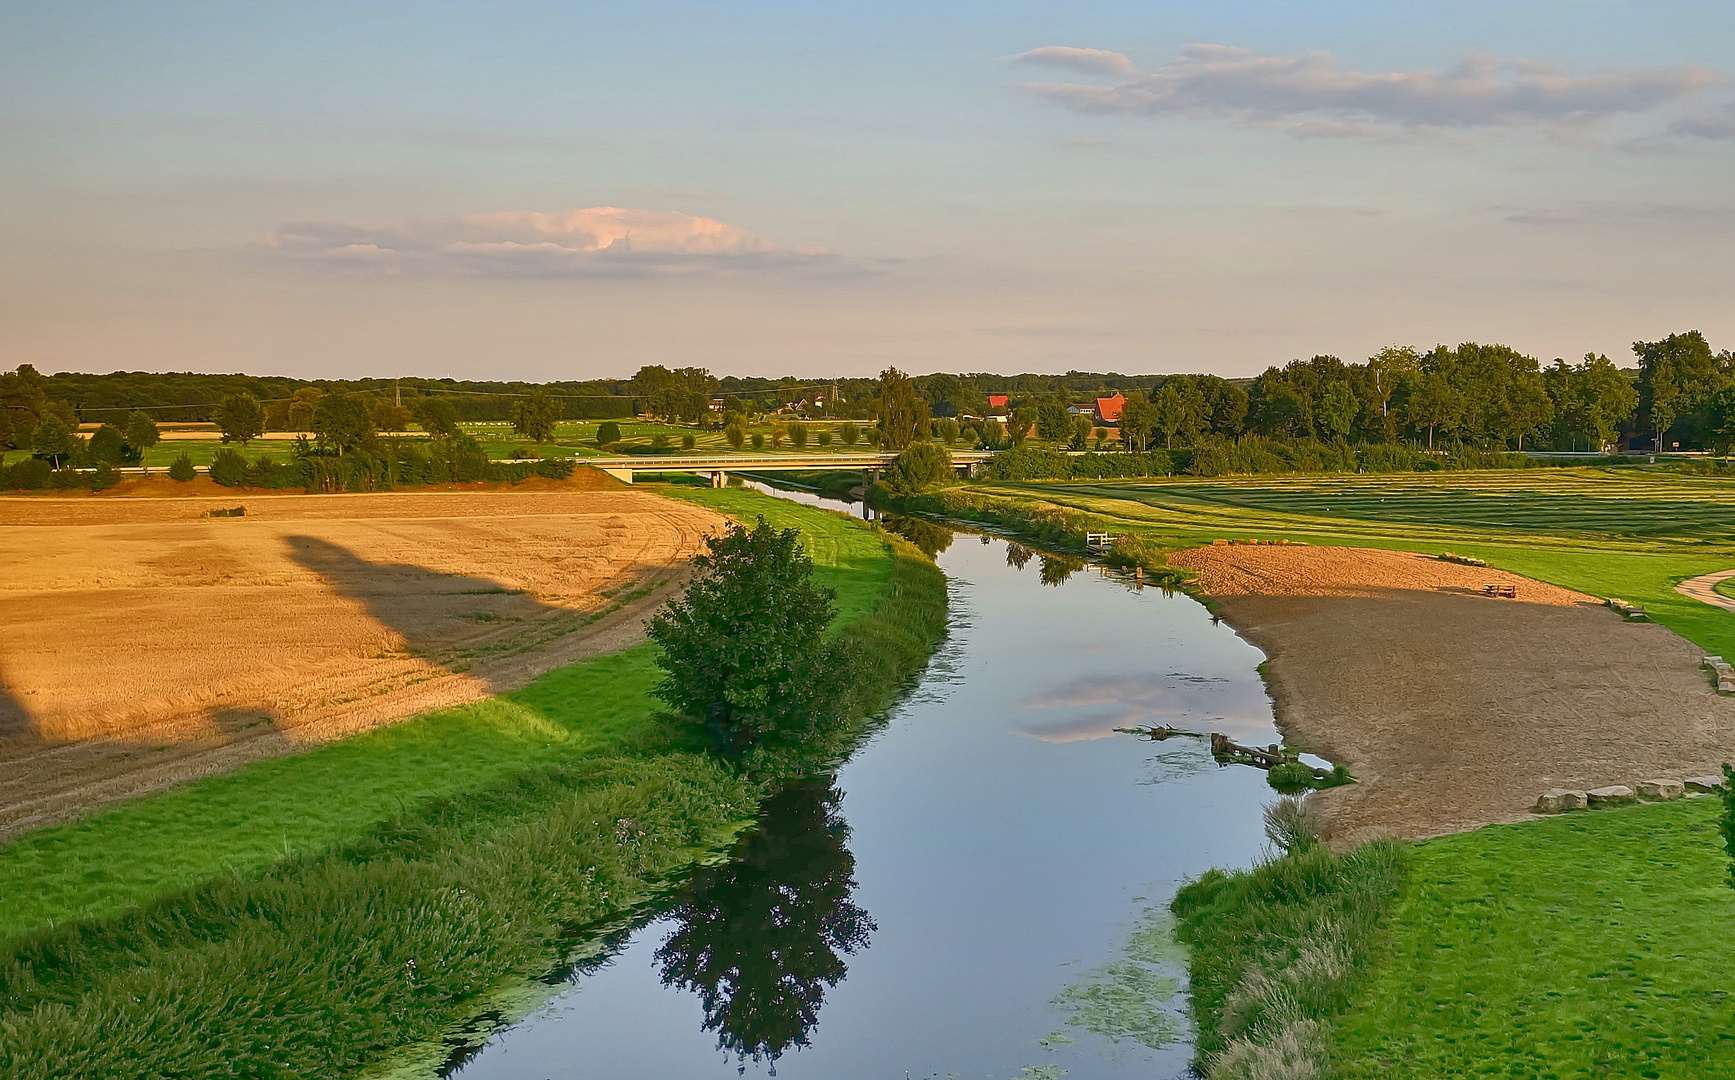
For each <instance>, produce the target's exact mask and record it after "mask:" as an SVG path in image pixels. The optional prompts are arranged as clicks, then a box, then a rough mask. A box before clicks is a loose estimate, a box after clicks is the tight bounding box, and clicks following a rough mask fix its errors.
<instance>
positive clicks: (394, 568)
mask: <svg viewBox="0 0 1735 1080" xmlns="http://www.w3.org/2000/svg"><path fill="white" fill-rule="evenodd" d="M284 543H285V544H287V545H288V547H289V557H290V558H291V559H292V560H294V561H295V562H296V563H298V564H300V565H301V566H302V567H304V568H306V569H308V570H311V571H313V572H314V573H316V574H318V575H320V576H321V577H323V578H324V579H325V580H326V582H327V583H329V584H330V585H331V588H332V590H333V591H334V592H336V593H337V594H338V595H339V596H343V597H347V598H349V599H351V600H357V601H360V602H361V603H362V604H364V605H366V606H367V611H368V614H369V615H371V616H372V617H373V618H374V619H375V620H376V621H378V622H379V623H380V624H381V625H383V626H385V627H387V628H388V629H390V630H394V631H396V632H397V633H398V634H400V635H402V636H403V638H404V640H405V641H406V642H407V643H408V644H409V645H410V647H411V648H412V649H413V650H414V651H416V652H417V653H418V654H420V655H422V656H423V657H424V658H425V659H428V660H431V661H433V662H435V663H442V664H447V665H448V666H450V664H451V663H452V662H453V661H455V660H457V659H459V657H442V656H440V655H438V653H439V651H440V650H441V649H442V648H443V647H447V646H453V645H456V644H457V643H459V642H462V643H463V645H464V647H465V656H466V657H467V656H468V655H469V653H470V652H471V651H472V650H471V646H472V645H477V646H479V647H480V649H481V651H484V652H486V651H487V642H489V641H490V640H497V639H501V638H509V637H519V636H521V635H522V634H523V633H524V632H525V630H526V629H527V626H526V624H532V625H533V624H535V623H537V622H539V621H544V620H554V619H557V618H558V619H563V620H570V619H571V618H572V616H573V613H572V612H571V611H569V610H568V609H566V608H561V607H554V606H551V605H548V604H544V603H542V602H541V601H538V600H536V599H534V598H532V597H530V596H529V595H527V594H525V593H524V592H523V591H521V590H519V589H514V588H511V587H508V586H505V585H502V584H500V583H499V582H498V581H494V580H492V579H490V578H484V577H471V576H468V575H464V574H447V573H442V572H441V571H438V570H430V569H429V568H427V567H425V566H416V565H414V564H411V563H374V562H369V561H367V560H366V559H363V558H361V557H360V556H358V555H356V554H355V553H354V552H352V551H350V550H349V549H348V548H345V547H342V546H341V545H338V544H334V543H332V542H330V541H329V540H322V539H320V538H318V537H314V536H286V537H284ZM454 597H464V598H465V600H464V601H461V602H455V601H454V599H453V598H454Z"/></svg>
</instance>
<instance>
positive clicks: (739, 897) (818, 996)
mask: <svg viewBox="0 0 1735 1080" xmlns="http://www.w3.org/2000/svg"><path fill="white" fill-rule="evenodd" d="M842 799H843V795H842V793H841V792H839V791H838V790H837V789H836V788H834V787H832V786H831V782H830V781H824V782H813V783H802V784H796V785H793V786H791V787H789V788H786V789H785V790H784V791H782V792H780V793H778V794H777V795H776V796H774V797H772V799H771V800H770V802H769V803H768V804H767V805H766V812H765V816H764V819H763V821H762V823H761V826H760V828H759V830H758V831H757V832H756V833H754V834H753V835H752V836H751V837H749V838H748V839H747V840H746V841H745V843H744V844H743V846H742V848H741V850H740V852H739V857H738V858H736V860H735V861H734V862H731V863H728V864H726V865H722V866H714V867H707V868H705V869H703V870H700V871H698V872H697V873H696V874H694V876H693V880H692V883H691V884H690V885H689V886H688V888H687V891H686V893H685V895H684V896H683V897H682V899H681V902H680V904H679V906H678V907H677V908H676V909H675V910H674V911H673V912H672V913H671V915H672V917H673V918H674V919H675V921H676V922H677V923H678V926H677V927H676V929H675V931H674V932H673V933H672V934H670V935H669V939H668V940H667V941H665V942H664V943H663V945H662V947H661V948H659V949H658V950H657V963H658V965H659V966H660V967H661V969H662V978H663V983H664V985H667V986H679V987H681V988H683V989H687V990H691V991H693V992H694V993H696V994H698V995H699V1000H700V1002H701V1004H702V1005H703V1006H704V1009H705V1030H707V1031H715V1032H717V1045H718V1046H719V1047H720V1048H721V1049H723V1050H724V1051H725V1052H732V1053H734V1054H735V1055H736V1057H737V1058H738V1059H739V1060H740V1061H741V1062H742V1069H743V1071H745V1063H746V1061H747V1060H748V1059H752V1060H754V1061H767V1062H775V1061H776V1060H777V1058H778V1057H779V1056H780V1055H782V1053H783V1052H784V1051H785V1050H788V1049H789V1048H790V1047H792V1046H795V1047H800V1046H806V1045H808V1034H809V1033H810V1032H811V1031H812V1029H813V1025H814V1024H815V1023H816V1022H817V1021H818V1019H819V1008H820V1006H821V1005H822V1004H824V1001H825V991H826V990H827V989H828V988H829V987H833V986H836V985H837V984H838V983H839V982H841V981H842V980H843V977H844V976H845V975H846V974H847V973H848V970H849V969H848V968H847V967H846V966H845V964H844V962H843V956H844V955H847V954H849V953H853V952H855V951H856V950H857V949H862V948H866V947H867V944H868V938H869V935H871V934H872V933H873V931H874V930H875V929H876V927H875V926H874V922H873V920H872V919H871V918H869V917H868V913H867V912H866V911H864V910H863V909H862V908H860V907H858V906H857V905H856V904H855V903H854V902H853V901H852V900H851V893H853V892H854V890H855V884H856V883H855V856H853V855H851V854H850V852H849V849H848V848H847V847H845V846H844V841H845V840H846V839H848V837H849V826H848V825H846V824H845V823H844V820H843V817H842V815H841V814H840V813H839V803H840V802H841V801H842ZM772 1071H773V1072H775V1068H774V1069H773V1070H772Z"/></svg>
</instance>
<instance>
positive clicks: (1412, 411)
mask: <svg viewBox="0 0 1735 1080" xmlns="http://www.w3.org/2000/svg"><path fill="white" fill-rule="evenodd" d="M1463 411H1464V403H1463V399H1461V398H1460V397H1459V396H1458V392H1457V391H1456V390H1454V389H1452V384H1451V383H1450V382H1449V381H1447V378H1446V376H1445V375H1444V374H1443V373H1441V372H1438V371H1433V372H1429V373H1427V374H1426V375H1423V376H1422V377H1421V378H1420V379H1418V380H1417V381H1416V385H1415V388H1414V389H1412V390H1411V391H1410V396H1409V400H1408V401H1406V402H1405V403H1404V415H1405V419H1407V420H1408V421H1409V423H1410V426H1411V427H1414V428H1417V429H1426V430H1427V432H1428V449H1430V450H1432V449H1433V448H1434V432H1435V431H1436V430H1437V429H1439V428H1448V429H1449V428H1450V427H1451V426H1452V425H1453V424H1455V423H1456V422H1457V420H1458V417H1459V416H1460V415H1462V413H1463Z"/></svg>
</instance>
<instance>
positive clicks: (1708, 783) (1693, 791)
mask: <svg viewBox="0 0 1735 1080" xmlns="http://www.w3.org/2000/svg"><path fill="white" fill-rule="evenodd" d="M1722 783H1723V778H1722V777H1721V776H1690V777H1688V778H1687V779H1685V780H1640V781H1639V789H1638V790H1637V791H1634V790H1633V789H1632V788H1630V787H1627V786H1626V785H1625V784H1611V785H1609V786H1608V787H1599V788H1592V789H1590V790H1589V791H1571V790H1567V789H1565V788H1549V789H1548V790H1547V791H1545V792H1543V793H1542V794H1541V795H1539V796H1537V799H1536V812H1537V813H1539V814H1559V813H1562V812H1564V811H1567V810H1583V809H1584V808H1585V807H1587V806H1620V805H1622V804H1624V803H1630V802H1638V801H1639V800H1640V799H1643V800H1645V801H1646V802H1664V801H1667V800H1669V799H1679V798H1680V797H1681V796H1683V795H1711V794H1715V793H1716V792H1717V791H1719V790H1720V789H1721V785H1722Z"/></svg>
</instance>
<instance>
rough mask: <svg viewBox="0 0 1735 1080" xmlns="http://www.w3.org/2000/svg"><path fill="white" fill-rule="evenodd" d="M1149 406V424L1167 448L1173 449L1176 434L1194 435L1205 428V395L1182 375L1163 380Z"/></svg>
mask: <svg viewBox="0 0 1735 1080" xmlns="http://www.w3.org/2000/svg"><path fill="white" fill-rule="evenodd" d="M1151 407H1152V412H1151V419H1152V425H1153V426H1154V427H1155V428H1156V430H1158V431H1160V432H1162V433H1163V445H1164V446H1165V447H1166V448H1167V449H1170V450H1173V449H1174V448H1175V436H1176V435H1181V436H1197V435H1198V434H1199V432H1200V431H1201V430H1202V429H1203V428H1204V426H1205V416H1206V405H1205V396H1204V395H1203V394H1201V393H1200V392H1199V389H1198V387H1196V386H1194V385H1193V383H1192V380H1191V379H1188V378H1185V377H1183V376H1176V377H1175V378H1172V379H1168V380H1165V381H1164V383H1163V385H1162V388H1161V389H1159V390H1158V391H1157V396H1156V397H1155V398H1153V399H1152V400H1151ZM1123 415H1124V413H1123Z"/></svg>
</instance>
